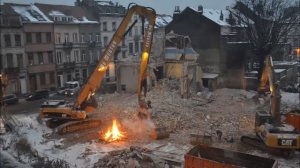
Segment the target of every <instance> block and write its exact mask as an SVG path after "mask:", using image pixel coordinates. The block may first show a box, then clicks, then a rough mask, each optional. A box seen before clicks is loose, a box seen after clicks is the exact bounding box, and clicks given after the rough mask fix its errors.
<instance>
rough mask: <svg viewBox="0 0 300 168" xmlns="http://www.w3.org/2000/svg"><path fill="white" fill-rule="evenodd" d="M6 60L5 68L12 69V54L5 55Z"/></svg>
mask: <svg viewBox="0 0 300 168" xmlns="http://www.w3.org/2000/svg"><path fill="white" fill-rule="evenodd" d="M6 58H7V68H11V67H14V63H13V55H12V54H10V53H9V54H6Z"/></svg>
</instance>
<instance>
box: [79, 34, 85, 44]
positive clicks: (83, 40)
mask: <svg viewBox="0 0 300 168" xmlns="http://www.w3.org/2000/svg"><path fill="white" fill-rule="evenodd" d="M80 41H81V43H84V42H85V34H84V33H82V34H81V40H80Z"/></svg>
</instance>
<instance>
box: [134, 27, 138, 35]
mask: <svg viewBox="0 0 300 168" xmlns="http://www.w3.org/2000/svg"><path fill="white" fill-rule="evenodd" d="M134 34H135V35H136V36H137V35H139V30H138V27H137V26H136V27H134Z"/></svg>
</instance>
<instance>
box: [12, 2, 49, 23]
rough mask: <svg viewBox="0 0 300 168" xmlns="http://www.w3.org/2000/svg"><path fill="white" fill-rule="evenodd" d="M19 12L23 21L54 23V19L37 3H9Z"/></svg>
mask: <svg viewBox="0 0 300 168" xmlns="http://www.w3.org/2000/svg"><path fill="white" fill-rule="evenodd" d="M9 5H10V6H11V8H12V9H13V10H14V11H15V12H16V13H18V14H19V15H20V16H21V18H22V22H31V23H52V21H51V20H50V19H49V18H48V17H47V16H46V15H45V14H44V13H43V12H42V11H40V9H39V8H38V7H36V6H35V5H32V4H31V5H28V4H9Z"/></svg>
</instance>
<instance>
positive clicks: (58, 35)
mask: <svg viewBox="0 0 300 168" xmlns="http://www.w3.org/2000/svg"><path fill="white" fill-rule="evenodd" d="M55 41H56V44H60V43H61V34H60V33H56V34H55Z"/></svg>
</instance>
